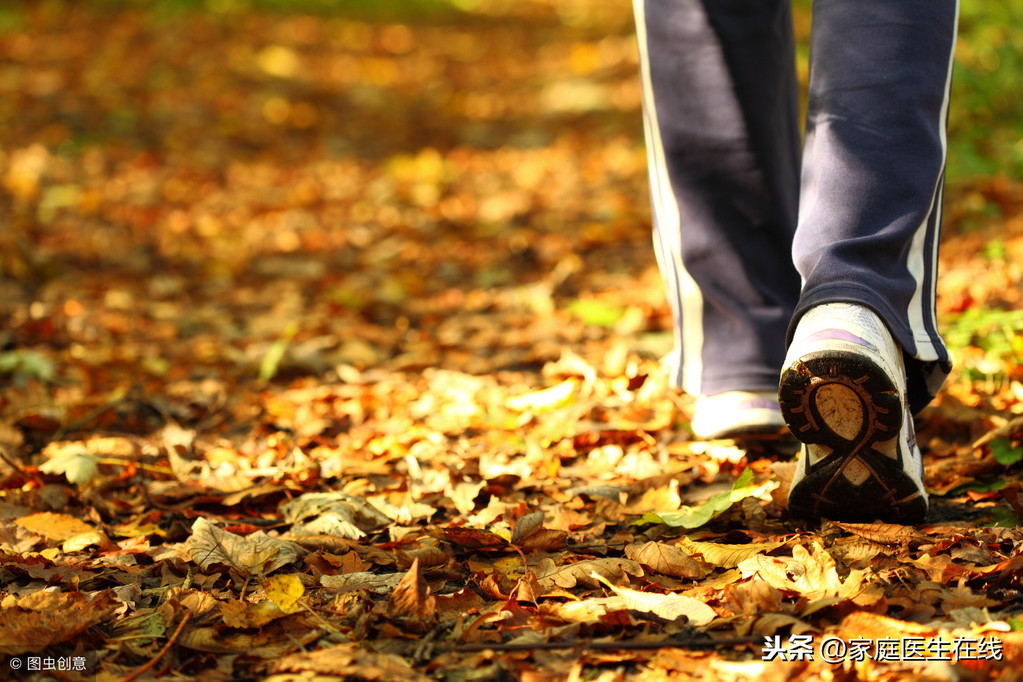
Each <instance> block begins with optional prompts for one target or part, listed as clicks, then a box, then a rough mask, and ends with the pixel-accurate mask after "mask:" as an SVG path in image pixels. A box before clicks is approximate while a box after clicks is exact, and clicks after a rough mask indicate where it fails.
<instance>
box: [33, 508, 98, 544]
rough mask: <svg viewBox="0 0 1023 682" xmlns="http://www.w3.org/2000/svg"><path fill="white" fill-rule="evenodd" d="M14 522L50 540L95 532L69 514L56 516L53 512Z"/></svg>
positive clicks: (40, 513)
mask: <svg viewBox="0 0 1023 682" xmlns="http://www.w3.org/2000/svg"><path fill="white" fill-rule="evenodd" d="M14 522H15V523H16V524H18V525H19V526H21V527H22V528H24V529H25V530H29V531H32V532H33V533H37V534H39V535H42V536H43V537H45V538H47V539H49V540H67V539H69V538H73V537H75V536H76V535H81V534H82V533H91V532H93V531H95V528H93V527H92V526H90V525H89V524H87V523H86V522H85V521H82V520H80V519H76V518H75V517H73V516H71V515H69V514H54V513H53V512H39V513H38V514H30V515H29V516H23V517H21V518H20V519H15V521H14Z"/></svg>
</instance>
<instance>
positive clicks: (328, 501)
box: [280, 492, 390, 540]
mask: <svg viewBox="0 0 1023 682" xmlns="http://www.w3.org/2000/svg"><path fill="white" fill-rule="evenodd" d="M280 511H281V514H283V516H284V521H285V522H286V523H291V524H294V527H293V528H292V529H291V534H292V535H332V536H334V537H339V538H347V539H350V540H357V539H359V538H361V537H365V535H366V532H367V531H372V530H376V529H377V528H382V527H383V526H386V525H387V524H388V523H390V519H388V518H387V516H385V515H384V514H382V513H381V512H380V511H379V510H377V509H376V508H375V507H373V505H371V504H369V503H368V502H366V501H365V500H362V499H360V498H358V497H355V496H354V495H346V494H345V493H339V492H331V493H305V494H304V495H299V496H298V497H296V498H295V499H293V500H291V501H290V502H287V503H286V504H283V505H281V507H280Z"/></svg>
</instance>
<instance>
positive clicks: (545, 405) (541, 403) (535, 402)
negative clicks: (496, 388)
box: [504, 379, 578, 412]
mask: <svg viewBox="0 0 1023 682" xmlns="http://www.w3.org/2000/svg"><path fill="white" fill-rule="evenodd" d="M577 385H578V381H577V380H576V379H565V380H564V381H562V382H561V383H560V384H555V385H554V386H551V387H550V388H545V389H542V390H539V391H530V392H528V393H523V394H521V395H517V396H514V397H511V398H508V399H507V400H505V402H504V404H505V406H506V407H508V408H509V409H512V410H515V411H516V412H525V411H526V410H530V411H533V412H543V411H546V410H553V409H554V408H556V407H560V406H562V405H565V404H567V403H568V402H570V401H571V400H572V396H573V394H574V393H575V390H576V386H577Z"/></svg>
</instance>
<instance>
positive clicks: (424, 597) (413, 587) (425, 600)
mask: <svg viewBox="0 0 1023 682" xmlns="http://www.w3.org/2000/svg"><path fill="white" fill-rule="evenodd" d="M387 609H388V611H389V612H390V613H391V614H392V615H394V616H401V617H403V618H414V619H416V620H423V621H429V620H433V618H434V616H435V615H436V613H437V600H436V599H434V597H433V595H432V594H430V587H429V585H427V584H426V580H425V579H424V578H423V574H422V572H421V571H420V570H419V559H414V560H413V561H412V566H411V567H410V568H409V569H408V572H407V573H406V574H405V576H404V577H403V578H402V579H401V581H400V582H399V583H398V585H397V586H396V587H395V588H394V591H393V592H391V595H390V596H389V597H388V598H387Z"/></svg>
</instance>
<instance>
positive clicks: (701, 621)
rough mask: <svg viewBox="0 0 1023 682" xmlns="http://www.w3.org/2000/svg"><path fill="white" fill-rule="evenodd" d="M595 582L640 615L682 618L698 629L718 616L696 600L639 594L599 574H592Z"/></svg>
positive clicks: (677, 595) (671, 619) (637, 591)
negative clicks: (601, 584) (602, 585)
mask: <svg viewBox="0 0 1023 682" xmlns="http://www.w3.org/2000/svg"><path fill="white" fill-rule="evenodd" d="M590 577H592V578H593V579H594V580H595V581H598V582H600V583H603V584H604V585H605V586H606V587H607V588H608V589H610V590H611V591H612V592H614V593H615V594H616V595H618V596H619V597H621V598H622V603H623V604H624V605H625V608H627V609H632V610H633V611H640V612H642V613H652V614H654V615H655V616H658V617H659V618H663V619H665V620H669V621H675V620H678V619H679V618H682V617H683V616H684V617H685V618H686V620H687V622H688V623H690V624H691V625H695V626H697V627H699V626H700V625H706V624H707V623H709V622H711V621H712V620H714V619H715V618H717V616H718V614H717V612H716V611H714V609H712V608H711V607H709V606H707V605H706V604H704V603H703V602H702V601H699V600H698V599H693V598H692V597H687V596H685V595H682V594H654V593H652V592H640V591H639V590H633V589H631V588H628V587H619V586H617V585H614V584H612V583H611V582H609V581H608V580H607V579H606V578H605V577H604V576H602V575H600V574H599V573H593V574H592V575H591V576H590Z"/></svg>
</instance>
